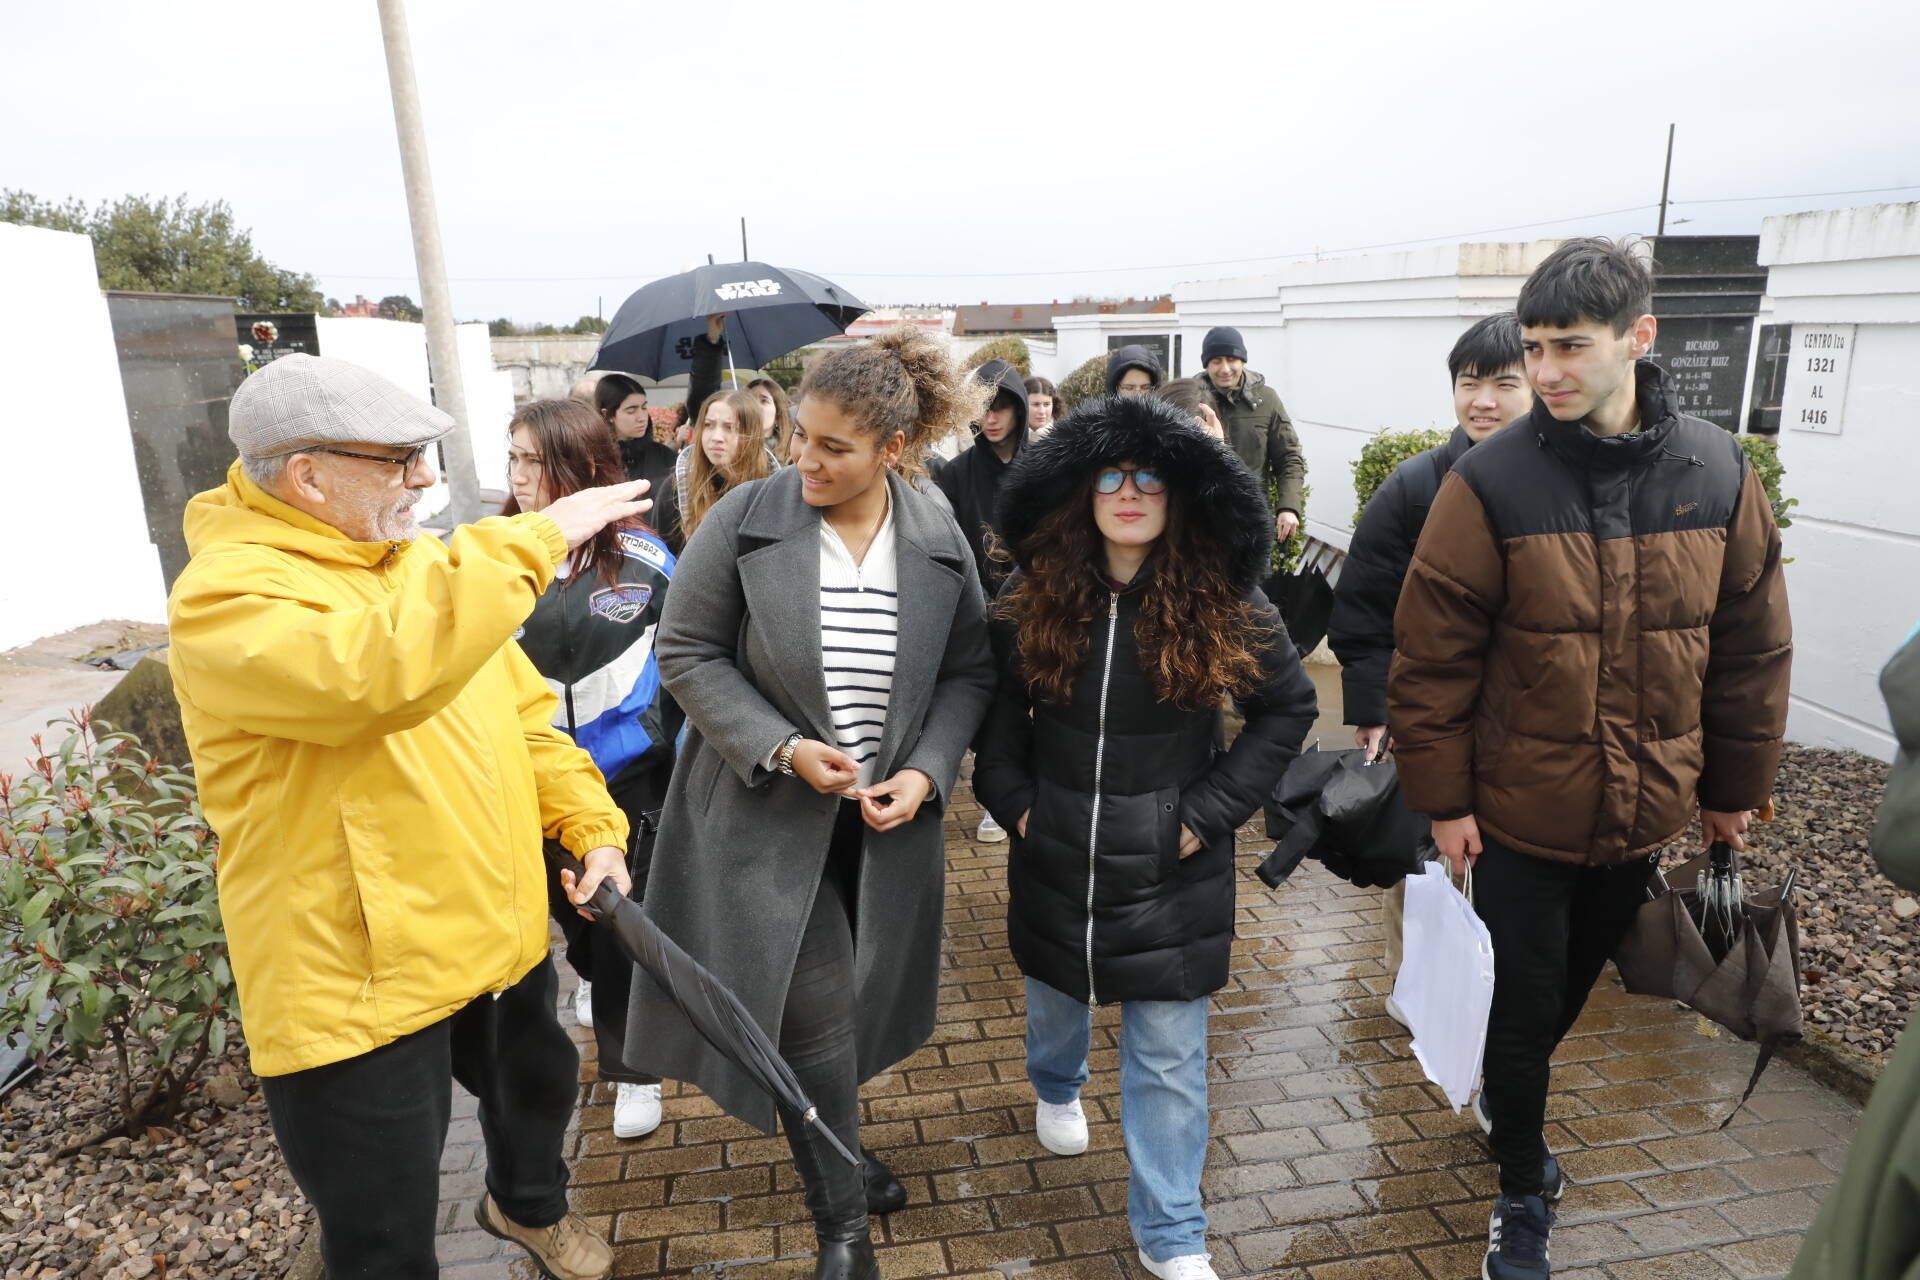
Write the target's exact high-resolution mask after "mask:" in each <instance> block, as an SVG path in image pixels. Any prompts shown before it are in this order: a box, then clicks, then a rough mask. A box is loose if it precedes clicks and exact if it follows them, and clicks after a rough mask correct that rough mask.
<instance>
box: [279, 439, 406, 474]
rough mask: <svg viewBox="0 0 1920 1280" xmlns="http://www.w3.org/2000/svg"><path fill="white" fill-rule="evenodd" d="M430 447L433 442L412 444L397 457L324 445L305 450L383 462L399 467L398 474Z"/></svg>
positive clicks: (364, 460)
mask: <svg viewBox="0 0 1920 1280" xmlns="http://www.w3.org/2000/svg"><path fill="white" fill-rule="evenodd" d="M431 448H433V444H432V443H431V442H429V443H427V444H417V445H415V446H413V448H411V449H409V450H407V451H406V452H405V453H403V454H401V455H400V456H399V457H397V458H389V457H388V456H387V455H385V454H384V453H355V452H354V451H353V450H351V449H332V448H328V447H326V446H324V445H317V446H315V447H314V448H312V449H309V450H307V452H309V453H331V454H333V455H334V456H335V457H339V458H358V459H360V461H362V462H383V463H385V464H386V465H387V466H389V467H398V468H400V474H401V475H405V474H406V473H407V472H409V471H411V470H413V464H414V463H416V462H418V461H420V459H421V457H423V456H424V455H425V454H426V452H427V450H429V449H431Z"/></svg>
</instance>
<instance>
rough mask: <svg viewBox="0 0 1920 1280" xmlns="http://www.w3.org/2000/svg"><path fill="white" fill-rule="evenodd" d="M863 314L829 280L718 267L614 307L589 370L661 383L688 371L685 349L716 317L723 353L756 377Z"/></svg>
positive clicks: (779, 270) (736, 265) (778, 270)
mask: <svg viewBox="0 0 1920 1280" xmlns="http://www.w3.org/2000/svg"><path fill="white" fill-rule="evenodd" d="M869 310H871V308H870V307H868V306H867V304H866V303H864V302H862V301H860V299H858V298H856V297H854V296H853V295H852V294H851V293H848V292H847V291H846V290H845V289H842V288H841V287H840V286H839V285H837V284H835V283H833V281H831V280H827V279H824V278H823V277H821V276H816V275H814V274H813V273H812V272H809V271H795V270H793V269H791V268H787V267H774V266H769V265H767V264H766V263H764V262H721V263H714V264H710V265H708V266H704V267H695V268H694V269H693V270H691V271H683V272H681V273H680V274H679V275H677V276H668V277H667V278H666V279H664V280H655V281H654V282H653V283H652V284H650V285H647V286H646V287H644V288H642V289H641V290H639V291H638V292H637V293H635V294H634V295H633V296H632V297H630V298H628V299H627V300H626V301H625V302H623V303H621V304H620V309H619V310H618V311H616V312H614V315H613V322H612V323H611V324H609V325H608V326H607V331H606V333H604V334H603V335H601V338H600V349H599V350H598V351H596V352H595V353H594V356H593V363H592V364H590V365H588V366H587V367H588V368H590V369H608V370H613V371H616V372H619V373H637V374H641V375H642V376H644V377H648V378H666V377H671V376H672V375H674V374H676V373H688V372H691V370H692V369H693V341H694V339H695V338H696V337H701V336H704V335H705V333H706V331H707V317H708V316H711V315H721V314H724V315H726V316H728V317H729V319H728V320H727V350H728V354H729V356H730V357H731V358H732V360H733V362H734V363H735V364H736V365H738V366H739V367H741V368H746V369H758V368H760V367H761V366H762V365H764V364H766V363H767V362H768V361H770V360H773V359H776V358H778V357H780V356H784V355H786V354H788V353H789V352H792V351H798V350H799V349H800V348H801V347H804V346H806V345H807V344H808V343H809V342H818V341H819V340H820V339H822V338H828V337H832V336H833V335H834V334H837V333H845V332H846V331H847V326H848V325H850V324H852V323H853V322H854V321H855V320H858V319H859V318H860V317H861V316H863V315H865V314H866V313H867V312H868V311H869Z"/></svg>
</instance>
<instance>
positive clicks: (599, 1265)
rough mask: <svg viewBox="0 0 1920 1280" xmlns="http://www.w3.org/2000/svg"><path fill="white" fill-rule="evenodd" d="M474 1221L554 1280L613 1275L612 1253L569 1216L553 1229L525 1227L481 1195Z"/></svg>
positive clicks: (600, 1278) (597, 1278)
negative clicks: (517, 1248) (509, 1243)
mask: <svg viewBox="0 0 1920 1280" xmlns="http://www.w3.org/2000/svg"><path fill="white" fill-rule="evenodd" d="M473 1217H474V1221H476V1222H478V1223H479V1224H480V1229H481V1230H482V1231H485V1232H486V1233H487V1234H488V1235H492V1236H498V1237H500V1239H502V1240H510V1241H512V1242H513V1243H514V1244H517V1245H519V1246H520V1247H521V1248H522V1249H525V1250H526V1251H527V1252H528V1253H530V1254H532V1255H533V1260H534V1262H535V1263H537V1264H538V1265H539V1267H540V1270H542V1271H544V1272H546V1273H547V1274H548V1275H549V1276H551V1277H553V1280H606V1277H607V1276H608V1275H610V1274H612V1272H613V1249H612V1247H611V1246H610V1245H608V1244H607V1242H606V1241H605V1240H602V1239H601V1238H600V1237H599V1236H596V1235H595V1234H593V1232H592V1231H590V1230H588V1228H587V1224H586V1223H585V1222H584V1221H582V1220H581V1218H580V1215H578V1214H574V1213H570V1214H568V1215H567V1216H566V1217H564V1218H562V1219H560V1221H558V1222H556V1223H554V1224H553V1225H552V1226H550V1227H523V1226H521V1225H520V1224H519V1223H517V1222H515V1221H513V1220H512V1219H511V1218H509V1217H507V1215H506V1214H504V1213H502V1212H500V1206H499V1205H497V1204H495V1203H494V1202H493V1196H492V1195H490V1194H486V1193H482V1194H481V1196H480V1203H478V1204H476V1205H474V1206H473Z"/></svg>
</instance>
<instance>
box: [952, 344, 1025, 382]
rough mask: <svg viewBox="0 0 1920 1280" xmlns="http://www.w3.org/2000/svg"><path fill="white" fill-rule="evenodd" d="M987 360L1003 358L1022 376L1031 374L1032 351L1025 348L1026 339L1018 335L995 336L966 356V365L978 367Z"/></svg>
mask: <svg viewBox="0 0 1920 1280" xmlns="http://www.w3.org/2000/svg"><path fill="white" fill-rule="evenodd" d="M989 360H1005V361H1006V362H1007V363H1008V364H1010V365H1012V366H1013V367H1014V369H1015V370H1016V371H1018V372H1019V374H1020V376H1021V377H1022V378H1029V377H1032V376H1033V353H1032V352H1030V351H1028V350H1027V340H1026V339H1025V338H1022V337H1018V336H1009V337H1005V338H995V339H994V340H993V341H992V342H989V343H987V344H986V345H984V346H982V347H980V348H979V349H978V350H976V351H975V352H974V353H973V354H972V355H970V356H968V357H967V366H968V367H969V368H973V369H978V368H979V367H980V366H981V365H983V364H985V363H986V362H987V361H989Z"/></svg>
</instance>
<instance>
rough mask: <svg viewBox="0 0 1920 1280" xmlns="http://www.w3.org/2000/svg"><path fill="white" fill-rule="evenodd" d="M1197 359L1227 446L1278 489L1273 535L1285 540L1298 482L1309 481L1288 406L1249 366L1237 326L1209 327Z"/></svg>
mask: <svg viewBox="0 0 1920 1280" xmlns="http://www.w3.org/2000/svg"><path fill="white" fill-rule="evenodd" d="M1200 363H1201V364H1202V365H1203V366H1204V367H1205V368H1206V371H1207V376H1206V379H1205V390H1206V392H1207V394H1208V395H1210V396H1212V397H1213V411H1214V412H1215V413H1217V414H1219V415H1220V421H1221V422H1222V423H1223V424H1225V426H1226V428H1227V444H1228V445H1230V446H1231V447H1232V449H1233V451H1234V452H1235V453H1237V454H1239V455H1240V461H1242V462H1244V463H1246V464H1247V470H1249V471H1251V472H1253V474H1254V475H1256V476H1259V477H1260V478H1261V479H1262V480H1265V479H1267V478H1269V477H1271V478H1272V480H1273V482H1274V486H1275V488H1277V489H1278V491H1279V499H1280V500H1279V501H1278V502H1276V503H1274V512H1273V534H1274V537H1275V538H1277V539H1279V540H1280V541H1281V542H1285V541H1286V540H1287V539H1288V538H1291V537H1292V536H1293V535H1294V533H1295V532H1296V531H1297V530H1298V529H1299V528H1300V511H1301V509H1302V504H1303V501H1304V496H1303V494H1302V493H1301V486H1302V485H1304V484H1305V483H1306V479H1307V459H1306V455H1305V454H1303V453H1301V452H1300V437H1299V436H1297V435H1295V434H1294V431H1293V419H1291V418H1289V417H1288V416H1287V406H1285V405H1284V404H1281V403H1280V393H1279V392H1277V391H1275V390H1274V389H1273V388H1272V387H1270V386H1268V385H1267V380H1266V379H1265V378H1264V377H1262V376H1261V375H1260V374H1257V373H1255V372H1254V371H1253V370H1251V369H1249V368H1247V344H1246V340H1245V339H1243V338H1242V337H1241V336H1240V331H1239V330H1238V329H1235V328H1233V327H1231V326H1229V325H1224V324H1223V325H1216V326H1215V327H1213V328H1211V329H1209V330H1207V336H1206V339H1205V340H1204V341H1203V342H1202V343H1201V344H1200Z"/></svg>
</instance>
